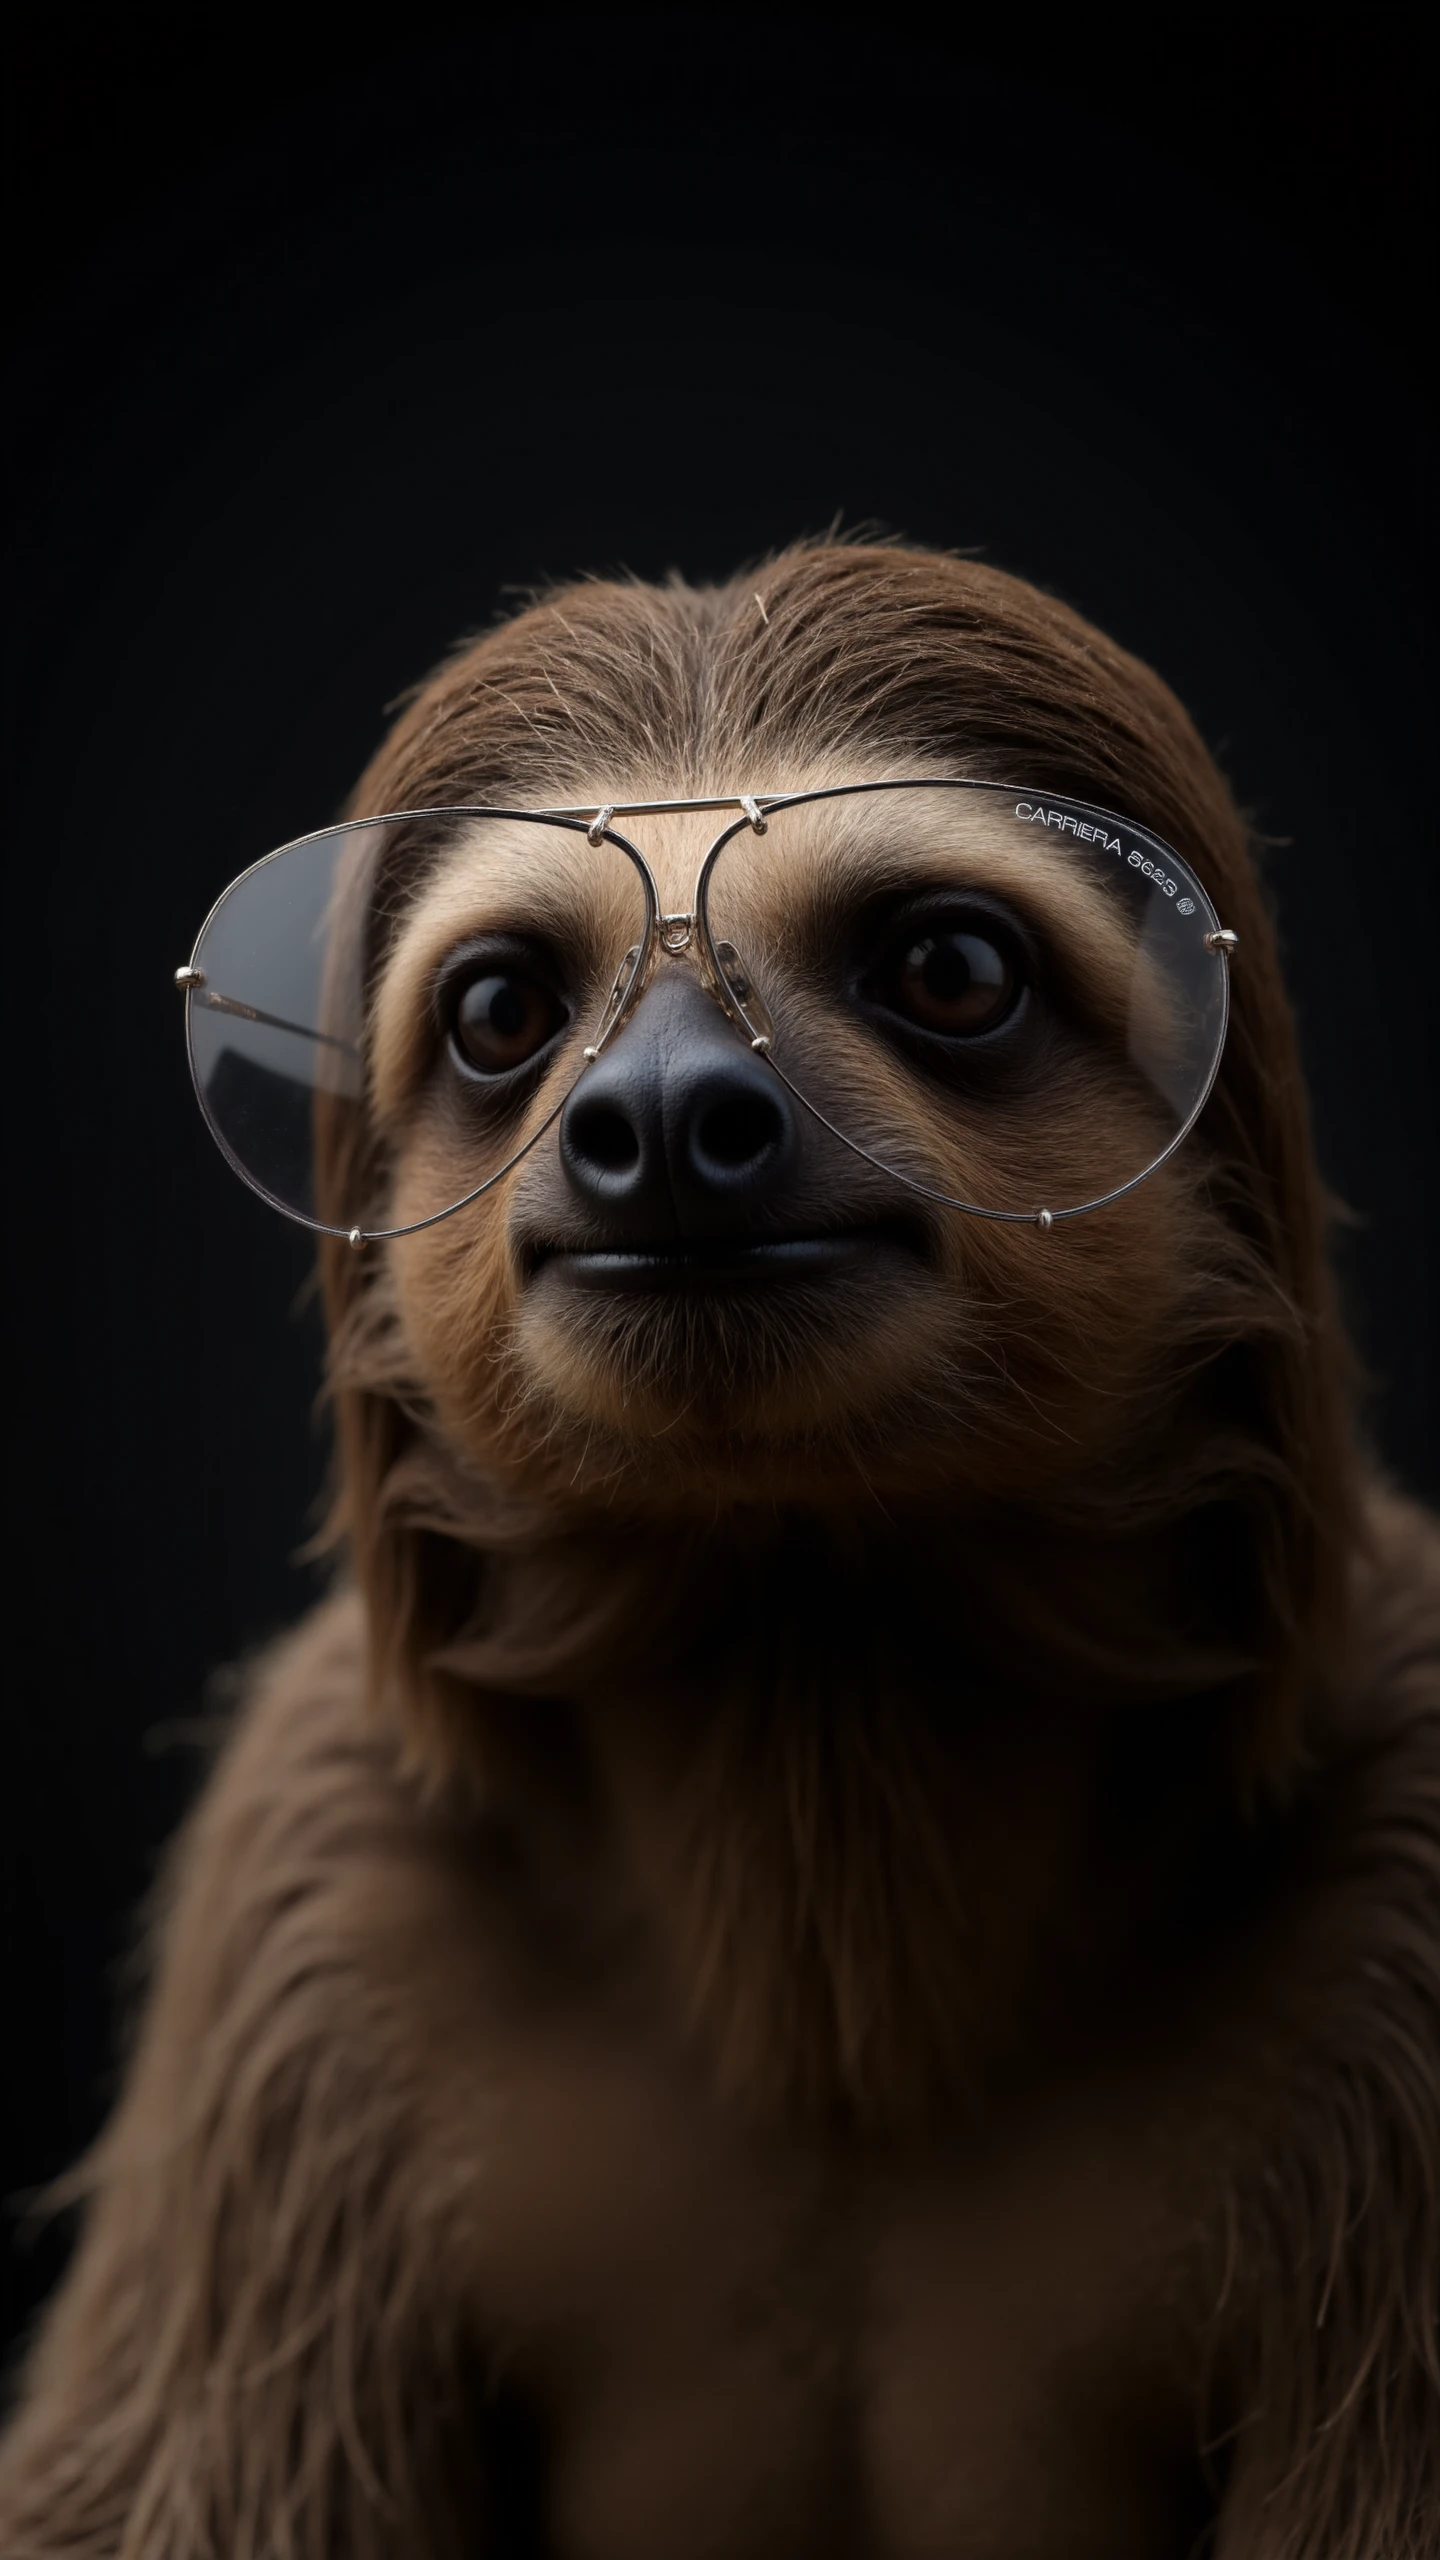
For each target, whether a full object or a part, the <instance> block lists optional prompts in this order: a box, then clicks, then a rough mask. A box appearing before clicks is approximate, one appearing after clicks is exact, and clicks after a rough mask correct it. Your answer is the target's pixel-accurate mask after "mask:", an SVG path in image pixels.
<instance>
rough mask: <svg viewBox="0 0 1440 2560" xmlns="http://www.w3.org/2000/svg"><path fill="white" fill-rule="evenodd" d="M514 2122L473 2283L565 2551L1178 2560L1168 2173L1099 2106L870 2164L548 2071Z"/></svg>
mask: <svg viewBox="0 0 1440 2560" xmlns="http://www.w3.org/2000/svg"><path fill="white" fill-rule="evenodd" d="M496 2126H497V2139H496V2141H495V2143H494V2145H493V2146H492V2147H490V2149H489V2152H488V2163H487V2171H486V2186H487V2190H488V2206H487V2210H486V2212H485V2215H484V2222H485V2226H486V2238H485V2241H484V2244H483V2255H484V2258H485V2262H486V2263H485V2267H484V2271H483V2278H482V2282H483V2288H484V2291H485V2294H486V2297H487V2307H488V2309H489V2312H490V2314H491V2316H492V2317H493V2318H494V2320H495V2323H496V2330H497V2333H498V2343H499V2346H500V2348H501V2352H502V2357H503V2363H504V2369H505V2372H506V2374H507V2377H508V2380H509V2383H510V2385H511V2387H512V2390H513V2392H514V2393H515V2394H518V2395H519V2396H520V2397H521V2398H523V2399H524V2400H525V2401H526V2402H528V2404H529V2406H530V2407H531V2408H532V2409H533V2411H534V2412H535V2413H536V2425H535V2430H534V2432H535V2439H536V2441H537V2442H538V2443H540V2444H541V2445H542V2446H543V2459H542V2460H541V2461H540V2463H539V2465H538V2469H537V2474H536V2482H535V2489H534V2496H535V2501H536V2509H537V2512H536V2519H535V2529H536V2538H537V2546H538V2548H540V2549H542V2550H544V2551H546V2552H551V2553H553V2554H554V2555H555V2560H622V2555H623V2560H676V2555H679V2554H681V2553H684V2554H687V2555H689V2556H690V2560H766V2555H770V2554H773V2555H775V2560H782V2555H784V2556H785V2560H788V2556H789V2555H792V2554H793V2555H797V2560H798V2556H799V2555H806V2556H807V2560H808V2555H811V2554H813V2555H816V2560H820V2556H821V2555H824V2560H845V2556H846V2555H851V2556H852V2560H919V2555H921V2554H926V2555H952V2554H953V2555H965V2560H1129V2555H1131V2554H1134V2555H1135V2560H1141V2555H1143V2556H1144V2560H1164V2556H1165V2555H1166V2554H1168V2553H1169V2552H1170V2551H1172V2550H1173V2551H1175V2552H1176V2553H1177V2555H1178V2554H1179V2553H1181V2552H1183V2551H1185V2550H1186V2549H1188V2547H1189V2544H1190V2542H1191V2540H1192V2539H1193V2536H1194V2534H1195V2532H1196V2530H1197V2527H1198V2525H1199V2523H1200V2522H1201V2521H1202V2519H1203V2507H1197V2498H1198V2495H1199V2490H1198V2481H1197V2477H1196V2472H1197V2466H1196V2461H1195V2455H1194V2432H1193V2421H1192V2419H1191V2416H1190V2412H1189V2409H1188V2407H1187V2405H1186V2402H1187V2394H1186V2391H1185V2389H1184V2385H1183V2381H1182V2380H1181V2379H1180V2377H1181V2375H1182V2373H1183V2369H1184V2366H1185V2363H1186V2356H1185V2352H1184V2339H1183V2322H1181V2321H1180V2319H1179V2316H1178V2313H1177V2311H1176V2309H1175V2307H1174V2304H1175V2299H1176V2291H1177V2288H1176V2286H1175V2284H1174V2282H1173V2281H1172V2279H1171V2277H1170V2276H1169V2275H1167V2273H1166V2269H1167V2267H1168V2266H1169V2265H1170V2264H1171V2261H1172V2260H1173V2256H1174V2252H1173V2250H1171V2249H1170V2248H1169V2246H1168V2243H1167V2240H1166V2236H1165V2219H1166V2217H1165V2215H1164V2211H1163V2206H1162V2204H1161V2201H1160V2190H1161V2188H1162V2187H1163V2185H1164V2181H1163V2179H1157V2176H1156V2171H1155V2161H1154V2158H1153V2156H1152V2155H1151V2153H1150V2151H1149V2150H1148V2149H1147V2148H1146V2146H1145V2145H1144V2144H1143V2143H1141V2144H1136V2143H1134V2142H1132V2143H1131V2144H1130V2146H1129V2148H1128V2149H1127V2148H1126V2147H1125V2145H1124V2144H1123V2143H1120V2144H1117V2141H1116V2139H1115V2136H1114V2133H1113V2129H1112V2128H1111V2126H1110V2125H1109V2123H1108V2122H1104V2121H1101V2120H1100V2119H1099V2118H1098V2117H1097V2116H1096V2115H1095V2114H1094V2113H1093V2112H1092V2113H1091V2114H1090V2116H1089V2117H1088V2119H1087V2116H1086V2114H1085V2111H1084V2110H1083V2109H1081V2110H1079V2111H1077V2110H1074V2109H1070V2110H1062V2111H1061V2113H1060V2116H1059V2117H1058V2119H1055V2118H1052V2119H1049V2120H1047V2122H1046V2124H1045V2125H1044V2126H1043V2127H1042V2128H1040V2129H1039V2130H1038V2131H1035V2132H1032V2133H1031V2134H1029V2135H1028V2136H1026V2137H1023V2138H1021V2139H1020V2140H1018V2141H1017V2142H1015V2143H1013V2144H1009V2145H1006V2146H1004V2156H998V2155H997V2156H995V2157H992V2158H989V2159H982V2158H979V2157H977V2156H974V2155H973V2154H972V2155H970V2156H965V2157H962V2156H960V2155H959V2154H958V2153H954V2152H952V2153H949V2154H946V2153H945V2152H944V2151H939V2152H937V2151H933V2150H932V2151H930V2152H928V2153H927V2154H926V2155H925V2156H920V2155H918V2154H915V2153H911V2154H908V2155H906V2156H903V2157H902V2156H900V2155H898V2154H896V2153H894V2152H892V2153H890V2154H888V2155H887V2156H886V2157H884V2158H883V2159H882V2158H880V2157H878V2156H877V2157H874V2158H871V2159H868V2160H867V2161H866V2162H865V2164H864V2165H863V2166H857V2165H856V2163H855V2161H854V2159H853V2157H851V2158H846V2159H841V2158H838V2157H836V2156H834V2155H830V2154H827V2153H824V2152H822V2151H820V2150H817V2149H812V2150H806V2149H805V2148H803V2147H801V2146H787V2145H782V2144H780V2143H778V2142H773V2141H771V2142H767V2141H765V2140H763V2139H761V2138H759V2137H758V2136H753V2135H752V2136H746V2135H742V2134H738V2133H737V2132H736V2130H735V2128H734V2126H733V2124H731V2123H729V2122H726V2121H724V2120H722V2119H721V2118H720V2117H719V2115H718V2114H717V2113H716V2112H714V2111H713V2110H712V2109H710V2108H709V2107H708V2106H707V2105H706V2103H705V2102H704V2100H703V2098H701V2097H698V2096H697V2095H696V2094H695V2093H694V2092H693V2091H691V2090H685V2089H683V2088H680V2087H677V2086H675V2085H674V2084H672V2083H669V2082H662V2081H657V2079H656V2078H654V2077H653V2076H652V2075H650V2074H649V2073H647V2072H646V2070H645V2069H644V2068H626V2067H622V2066H621V2065H619V2064H614V2065H612V2066H602V2065H599V2064H598V2063H597V2062H596V2061H594V2060H593V2059H592V2060H591V2061H589V2062H588V2063H585V2064H580V2063H578V2062H577V2061H576V2059H575V2058H574V2057H569V2058H568V2059H561V2058H558V2057H551V2058H550V2059H549V2060H548V2061H547V2062H546V2063H545V2064H543V2065H541V2066H538V2067H536V2068H535V2069H534V2070H532V2071H530V2072H527V2073H525V2074H522V2075H520V2076H519V2077H518V2078H517V2079H516V2081H515V2082H514V2083H513V2084H512V2085H511V2087H510V2090H509V2092H508V2094H507V2095H506V2096H505V2097H504V2098H503V2099H502V2100H501V2101H500V2103H499V2106H498V2108H497V2116H496Z"/></svg>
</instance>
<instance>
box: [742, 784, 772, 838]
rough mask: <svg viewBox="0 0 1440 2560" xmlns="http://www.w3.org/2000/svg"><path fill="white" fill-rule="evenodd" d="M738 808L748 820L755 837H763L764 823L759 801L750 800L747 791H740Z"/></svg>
mask: <svg viewBox="0 0 1440 2560" xmlns="http://www.w3.org/2000/svg"><path fill="white" fill-rule="evenodd" d="M740 806H741V808H742V809H743V810H744V812H745V815H746V817H747V818H748V819H749V821H750V824H751V826H752V827H753V828H754V830H755V833H756V834H757V836H763V834H764V833H765V826H766V821H765V818H764V815H763V813H762V811H761V807H760V803H759V801H758V800H752V799H751V797H750V795H749V793H748V791H742V792H741V794H740Z"/></svg>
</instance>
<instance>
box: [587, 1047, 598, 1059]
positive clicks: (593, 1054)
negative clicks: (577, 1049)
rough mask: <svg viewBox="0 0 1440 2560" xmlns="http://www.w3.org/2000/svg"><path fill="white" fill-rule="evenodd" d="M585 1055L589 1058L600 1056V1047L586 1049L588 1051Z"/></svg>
mask: <svg viewBox="0 0 1440 2560" xmlns="http://www.w3.org/2000/svg"><path fill="white" fill-rule="evenodd" d="M585 1055H586V1057H587V1059H590V1058H598V1057H599V1055H600V1052H599V1050H598V1049H587V1050H586V1052H585Z"/></svg>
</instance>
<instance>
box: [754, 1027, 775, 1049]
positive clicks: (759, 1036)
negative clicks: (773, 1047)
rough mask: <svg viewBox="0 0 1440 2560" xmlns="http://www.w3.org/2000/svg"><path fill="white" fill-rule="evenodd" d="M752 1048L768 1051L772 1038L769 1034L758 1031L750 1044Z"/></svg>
mask: <svg viewBox="0 0 1440 2560" xmlns="http://www.w3.org/2000/svg"><path fill="white" fill-rule="evenodd" d="M750 1046H751V1048H752V1049H762V1050H763V1049H768V1048H769V1046H770V1037H769V1034H768V1032H765V1031H757V1032H756V1034H755V1037H754V1039H753V1040H752V1041H751V1043H750Z"/></svg>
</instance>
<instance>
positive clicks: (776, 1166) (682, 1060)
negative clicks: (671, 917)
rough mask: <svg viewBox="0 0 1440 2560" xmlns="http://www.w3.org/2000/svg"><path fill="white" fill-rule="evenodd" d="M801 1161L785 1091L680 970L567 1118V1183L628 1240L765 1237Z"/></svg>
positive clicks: (665, 968) (656, 988)
mask: <svg viewBox="0 0 1440 2560" xmlns="http://www.w3.org/2000/svg"><path fill="white" fill-rule="evenodd" d="M795 1151H796V1141H795V1124H794V1117H793V1113H792V1110H791V1105H790V1098H789V1096H788V1094H787V1093H786V1091H785V1088H784V1086H783V1085H782V1084H781V1083H780V1082H779V1080H778V1078H777V1077H776V1076H775V1075H773V1074H772V1072H771V1070H770V1069H769V1068H768V1067H767V1066H765V1065H764V1063H763V1061H762V1060H761V1059H760V1058H758V1057H757V1056H756V1055H755V1054H754V1052H753V1051H752V1050H751V1048H750V1046H749V1044H748V1042H746V1041H745V1040H744V1039H743V1038H742V1035H741V1034H740V1033H738V1032H737V1031H736V1030H735V1029H734V1028H733V1026H732V1025H731V1024H730V1023H729V1022H728V1021H727V1019H726V1017H725V1015H724V1013H723V1012H722V1011H721V1009H720V1007H719V1005H718V1004H717V1003H716V1002H715V1000H714V998H713V997H712V996H709V995H707V994H706V992H705V990H704V989H703V988H702V987H701V986H700V984H699V982H698V981H697V979H696V978H695V976H694V974H693V972H692V971H691V970H690V969H689V968H688V967H684V966H679V965H674V966H672V965H670V964H662V967H661V969H660V971H659V972H658V974H657V976H656V978H655V980H654V981H653V983H652V985H651V986H650V988H649V990H648V992H647V993H646V994H645V995H644V996H643V997H642V998H641V1001H640V1003H639V1005H638V1006H637V1007H636V1010H635V1012H634V1014H633V1015H632V1016H631V1018H630V1020H629V1021H628V1022H627V1023H626V1025H625V1028H624V1029H623V1031H621V1032H620V1033H619V1035H618V1037H617V1038H616V1039H615V1040H614V1041H612V1042H611V1044H610V1046H609V1047H608V1048H606V1049H605V1050H603V1051H602V1053H601V1055H600V1057H599V1058H598V1059H597V1060H596V1061H595V1063H594V1065H593V1066H591V1067H590V1068H588V1069H587V1071H586V1073H585V1074H584V1075H583V1076H582V1077H581V1079H580V1082H579V1084H578V1085H577V1086H576V1088H575V1091H574V1093H573V1094H572V1095H571V1097H570V1100H569V1101H568V1102H567V1103H566V1105H565V1108H564V1110H563V1112H562V1113H561V1115H560V1161H561V1164H562V1165H563V1167H564V1170H565V1174H566V1178H567V1180H568V1181H569V1183H570V1186H571V1189H572V1190H573V1191H574V1192H575V1193H576V1195H577V1197H578V1198H579V1199H580V1200H581V1201H583V1203H584V1204H585V1206H586V1208H587V1209H589V1210H590V1211H592V1212H595V1213H598V1214H599V1217H600V1219H601V1220H602V1222H603V1225H604V1227H605V1229H606V1232H607V1233H608V1234H611V1235H613V1236H615V1238H616V1239H617V1241H629V1242H634V1243H660V1242H664V1241H677V1240H678V1241H683V1240H685V1239H687V1238H694V1239H696V1240H697V1241H698V1240H702V1239H704V1238H706V1237H715V1238H718V1237H722V1236H725V1235H727V1234H734V1235H743V1234H745V1233H747V1232H751V1231H753V1230H754V1228H755V1225H756V1216H755V1213H756V1212H757V1210H759V1209H761V1208H763V1206H764V1204H765V1202H766V1201H767V1200H769V1199H771V1198H772V1197H773V1196H774V1194H775V1193H776V1192H777V1191H778V1190H779V1189H780V1188H781V1187H782V1186H783V1184H784V1183H785V1181H786V1180H787V1178H788V1177H789V1175H790V1174H791V1172H792V1170H793V1166H794V1159H795Z"/></svg>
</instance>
